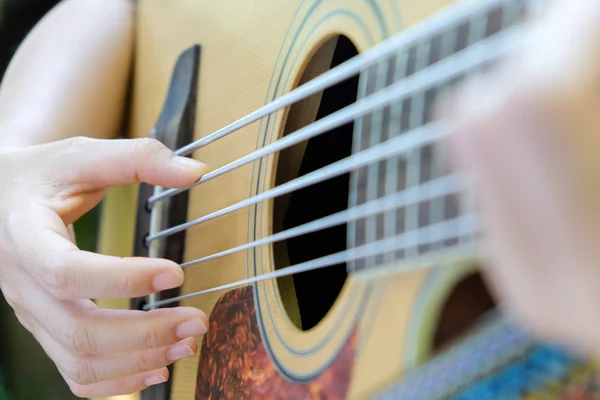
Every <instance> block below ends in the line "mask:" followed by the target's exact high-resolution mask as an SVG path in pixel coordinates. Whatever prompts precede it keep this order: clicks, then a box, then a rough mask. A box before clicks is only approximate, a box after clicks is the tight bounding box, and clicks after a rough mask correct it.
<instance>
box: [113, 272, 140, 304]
mask: <svg viewBox="0 0 600 400" xmlns="http://www.w3.org/2000/svg"><path fill="white" fill-rule="evenodd" d="M116 286H117V290H118V291H119V294H120V295H121V296H122V297H126V298H132V297H136V295H137V292H138V290H137V289H138V285H137V281H136V279H135V278H134V277H132V276H131V275H129V274H127V273H124V274H121V275H120V276H119V277H118V278H117V282H116Z"/></svg>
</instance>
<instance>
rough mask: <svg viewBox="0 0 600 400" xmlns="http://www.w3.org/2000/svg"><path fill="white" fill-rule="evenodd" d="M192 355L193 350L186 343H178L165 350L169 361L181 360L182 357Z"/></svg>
mask: <svg viewBox="0 0 600 400" xmlns="http://www.w3.org/2000/svg"><path fill="white" fill-rule="evenodd" d="M193 355H194V350H192V348H191V347H190V346H188V345H187V344H178V345H176V346H173V347H171V348H170V349H169V351H167V357H168V358H169V360H171V361H177V360H181V359H182V358H187V357H191V356H193Z"/></svg>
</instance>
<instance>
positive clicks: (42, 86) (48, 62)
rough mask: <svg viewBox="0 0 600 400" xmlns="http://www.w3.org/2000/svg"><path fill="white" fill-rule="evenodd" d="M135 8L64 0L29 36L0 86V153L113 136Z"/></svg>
mask: <svg viewBox="0 0 600 400" xmlns="http://www.w3.org/2000/svg"><path fill="white" fill-rule="evenodd" d="M134 20H135V17H134V3H133V1H130V0H68V1H65V2H63V3H61V4H60V5H59V6H57V7H56V8H55V9H54V10H52V11H51V12H50V13H48V14H47V15H46V16H45V17H44V19H42V21H40V23H39V24H38V25H37V26H36V27H35V28H34V29H33V30H32V31H31V32H30V34H29V35H28V36H27V38H26V39H25V41H24V42H23V43H22V44H21V46H20V48H19V50H18V51H17V53H16V55H15V57H14V58H13V60H12V61H11V63H10V65H9V67H8V69H7V71H6V74H5V76H4V79H3V82H2V85H1V86H0V147H14V146H19V147H20V146H28V145H34V144H39V143H45V142H51V141H56V140H60V139H65V138H68V137H73V136H88V137H95V138H111V137H115V136H117V135H119V134H120V128H121V126H122V123H123V118H124V109H125V101H126V94H127V89H128V86H129V78H130V70H131V64H132V58H133V41H134Z"/></svg>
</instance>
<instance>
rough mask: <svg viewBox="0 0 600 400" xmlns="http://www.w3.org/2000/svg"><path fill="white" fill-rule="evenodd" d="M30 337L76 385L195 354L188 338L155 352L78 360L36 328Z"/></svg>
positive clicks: (145, 369)
mask: <svg viewBox="0 0 600 400" xmlns="http://www.w3.org/2000/svg"><path fill="white" fill-rule="evenodd" d="M34 336H35V338H36V339H37V341H38V342H39V343H40V345H41V346H42V347H43V348H44V350H45V351H46V353H47V354H48V356H49V357H50V358H51V359H52V360H53V361H54V362H55V363H56V365H57V367H58V368H59V369H60V370H61V371H62V372H63V373H64V375H66V377H68V378H69V379H70V380H71V381H72V382H74V383H76V384H78V385H90V384H93V383H100V382H107V381H116V380H119V379H123V378H126V377H131V376H136V375H139V374H143V373H147V372H153V371H156V370H160V369H161V368H163V367H166V366H168V365H170V364H172V363H174V362H175V361H178V360H181V359H184V358H188V357H191V356H193V355H194V354H196V352H197V351H198V343H197V342H196V340H195V339H194V338H188V339H184V340H182V341H180V342H178V343H176V344H174V345H172V346H166V347H162V348H158V349H151V350H146V351H137V352H131V353H120V354H109V355H101V356H95V355H93V356H85V355H83V356H82V355H77V354H73V353H72V352H70V351H69V350H68V349H67V348H65V347H64V346H62V345H61V344H60V343H59V342H57V341H56V340H55V339H54V338H52V337H51V336H50V335H49V334H48V332H46V330H44V329H43V328H41V327H40V326H39V324H38V325H36V326H35V329H34Z"/></svg>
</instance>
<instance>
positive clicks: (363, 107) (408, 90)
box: [146, 31, 518, 243]
mask: <svg viewBox="0 0 600 400" xmlns="http://www.w3.org/2000/svg"><path fill="white" fill-rule="evenodd" d="M517 33H518V32H517V31H510V32H509V31H507V32H506V34H505V35H502V36H497V37H494V38H490V39H489V40H488V41H486V42H481V43H478V44H475V45H473V46H472V47H470V48H469V49H468V50H464V52H463V53H457V54H456V55H455V56H453V58H452V59H448V60H447V62H440V63H439V64H436V65H433V66H431V67H430V68H429V69H425V70H423V71H422V72H423V74H415V75H414V78H413V79H410V78H408V79H407V80H406V81H400V82H398V83H396V84H394V85H392V86H390V87H388V88H386V89H383V90H381V91H380V92H378V93H376V94H373V95H371V96H369V97H367V98H365V99H364V100H359V101H357V102H356V103H354V104H352V105H350V106H348V107H345V108H343V109H342V110H340V111H338V112H336V113H333V114H331V115H330V116H328V117H326V118H323V119H322V120H319V121H317V122H314V123H313V124H311V125H309V126H307V127H305V128H302V129H300V130H299V131H296V132H295V133H292V134H290V135H288V136H287V137H289V136H292V135H294V134H297V135H296V136H293V137H292V138H291V139H286V138H287V137H284V138H282V139H279V140H278V141H277V142H274V143H273V144H272V145H268V146H266V147H265V148H263V149H260V150H258V151H256V152H254V153H251V154H249V155H247V156H245V157H242V158H241V159H239V160H237V161H234V162H233V163H230V164H228V165H226V166H224V167H222V168H221V169H220V170H221V171H223V170H224V169H227V170H228V171H230V170H231V169H233V167H231V165H232V164H235V165H237V166H239V165H238V163H247V162H250V161H247V160H249V159H256V158H260V157H264V156H265V155H266V154H272V153H273V152H275V151H279V150H281V149H283V148H285V146H288V145H289V143H290V142H291V143H298V141H302V140H303V139H299V138H301V137H304V136H308V135H312V134H314V132H315V131H316V132H321V129H322V128H323V127H327V129H325V130H324V131H327V130H329V129H332V128H333V127H335V126H339V125H342V124H344V123H346V122H348V121H352V120H353V119H356V118H357V117H358V116H361V115H364V114H366V113H368V112H369V111H372V110H373V109H377V108H380V107H383V106H385V105H388V104H391V103H392V102H394V101H397V100H398V99H399V98H402V97H404V96H408V95H410V94H412V93H414V92H415V91H418V90H425V89H427V88H429V87H431V86H433V85H436V84H439V83H440V82H443V81H446V80H450V79H452V78H454V77H457V76H459V75H460V74H462V73H464V72H465V71H468V70H471V69H473V68H476V67H479V66H481V65H483V64H485V63H487V62H490V61H493V60H495V59H496V58H497V57H499V56H501V55H503V54H505V53H506V52H507V51H510V49H512V47H513V46H514V44H515V41H514V38H515V36H514V35H516V34H517ZM411 78H412V77H411ZM331 121H334V122H333V123H332V122H331ZM339 121H342V122H339ZM336 123H338V124H336ZM331 125H334V126H333V127H332V126H331ZM432 126H435V125H434V124H430V125H425V126H422V127H419V128H416V129H413V130H412V131H408V132H406V133H405V134H403V135H402V136H400V137H396V138H393V139H390V140H388V141H387V142H384V143H381V144H379V145H378V146H377V147H372V148H369V149H367V150H363V151H361V152H359V153H356V154H354V155H352V156H350V157H347V158H345V159H343V160H341V161H338V162H337V163H334V164H331V165H329V166H327V167H324V168H321V169H319V170H317V171H314V172H313V173H310V174H307V175H304V176H302V177H300V178H297V179H294V180H292V181H290V182H288V183H286V184H283V185H280V186H278V187H276V188H273V189H271V190H269V191H266V192H263V193H261V194H260V195H257V196H254V197H251V198H249V199H246V200H243V201H241V202H238V203H236V204H234V205H231V206H229V207H225V208H223V209H221V210H218V211H215V212H213V213H211V214H209V215H206V216H204V217H200V218H198V219H196V220H193V221H190V222H187V223H184V224H181V225H177V226H174V227H171V228H168V229H165V230H163V231H160V232H157V233H154V234H152V235H149V236H148V238H147V239H146V240H147V242H148V243H149V242H152V241H154V240H158V239H161V238H164V237H166V236H169V235H172V234H174V233H177V232H181V231H182V230H185V229H188V228H190V227H192V226H194V225H198V224H201V223H204V222H207V221H209V220H212V219H214V218H217V217H220V216H222V215H226V214H228V213H231V212H233V211H236V210H239V209H240V208H243V207H247V206H249V205H253V204H256V203H258V202H261V201H264V200H267V199H270V198H273V197H276V196H279V195H283V194H286V193H290V192H292V191H294V190H297V189H299V188H301V187H306V186H308V185H311V184H314V183H317V182H321V181H323V180H325V179H328V178H331V177H334V176H336V175H339V174H342V173H345V172H348V171H350V170H352V169H354V168H358V167H359V166H362V165H367V164H365V160H369V161H368V162H373V161H378V160H381V159H383V158H385V157H389V156H391V155H392V154H390V148H394V149H393V150H394V151H398V152H401V151H406V150H408V149H414V148H416V147H417V146H422V145H423V144H428V143H430V141H421V140H420V139H414V142H409V141H408V140H407V139H405V137H410V138H414V137H415V136H417V135H421V136H424V137H425V136H426V135H427V134H428V133H429V134H431V132H430V131H431V128H432ZM434 136H435V135H434ZM436 139H437V137H436ZM404 142H408V143H406V144H405V143H404ZM282 143H283V144H282ZM400 143H402V144H403V145H401V146H402V147H401V148H400V149H399V150H397V149H396V148H395V146H398V145H399V144H400ZM407 145H410V147H405V146H407ZM274 149H276V150H274ZM376 153H379V154H376ZM359 164H360V165H359ZM216 171H219V170H216ZM222 173H224V172H220V174H222ZM163 193H164V192H163Z"/></svg>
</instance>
